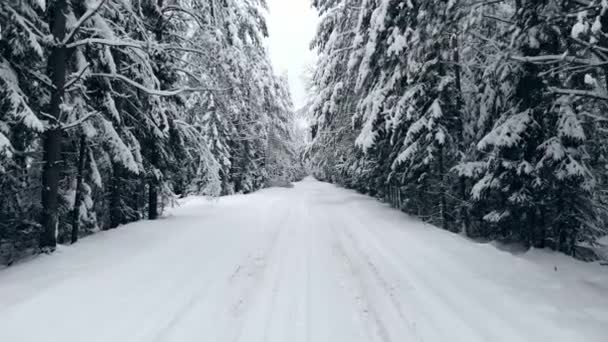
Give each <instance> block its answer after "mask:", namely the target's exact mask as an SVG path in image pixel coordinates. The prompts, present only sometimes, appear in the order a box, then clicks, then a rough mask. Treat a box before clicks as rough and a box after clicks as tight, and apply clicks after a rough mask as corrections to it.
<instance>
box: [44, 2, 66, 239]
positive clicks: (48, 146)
mask: <svg viewBox="0 0 608 342" xmlns="http://www.w3.org/2000/svg"><path fill="white" fill-rule="evenodd" d="M67 10H68V6H67V1H66V0H57V1H56V2H55V5H54V6H53V7H52V9H51V18H52V21H51V23H52V33H53V38H54V40H55V42H56V44H60V43H59V42H62V41H63V39H64V38H65V34H66V19H67ZM67 57H68V51H67V49H66V48H65V46H63V45H56V46H54V47H53V48H52V50H51V55H50V57H49V64H48V70H49V76H50V79H51V81H52V83H53V89H52V91H51V102H50V105H49V109H48V111H49V114H50V115H51V116H52V117H53V118H55V120H56V122H52V123H51V124H52V125H51V127H50V128H49V129H48V130H47V131H46V132H45V133H44V136H43V140H44V142H43V148H44V154H43V163H44V166H43V169H42V217H41V224H42V234H41V236H40V247H41V248H50V249H54V248H55V246H56V245H57V237H56V231H57V225H58V218H57V205H58V201H57V197H58V192H59V177H60V168H59V163H60V162H61V160H60V158H61V140H62V138H61V135H62V131H61V128H60V127H59V120H60V119H61V104H62V103H63V96H64V93H65V81H66V68H67V62H66V60H67Z"/></svg>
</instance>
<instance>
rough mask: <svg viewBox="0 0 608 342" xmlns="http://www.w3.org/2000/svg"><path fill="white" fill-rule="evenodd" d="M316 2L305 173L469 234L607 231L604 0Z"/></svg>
mask: <svg viewBox="0 0 608 342" xmlns="http://www.w3.org/2000/svg"><path fill="white" fill-rule="evenodd" d="M313 4H314V6H315V7H316V9H317V10H318V11H319V13H320V15H321V23H320V27H319V30H318V34H317V36H316V38H315V40H314V42H313V43H312V46H313V47H314V48H316V49H318V52H319V61H318V65H317V68H316V71H315V73H314V76H313V79H312V93H313V96H311V97H310V100H309V103H308V106H309V108H310V109H309V110H310V112H311V113H312V116H313V117H314V122H313V126H312V134H313V143H312V146H311V147H310V148H309V149H308V151H307V154H306V157H307V159H308V160H309V162H310V164H311V165H312V170H313V172H314V175H315V176H316V177H317V178H319V179H322V180H328V181H331V182H334V183H338V184H341V185H343V186H346V187H348V188H352V189H356V190H359V191H361V192H364V193H367V194H370V195H373V196H376V197H378V198H381V199H384V200H386V201H388V202H390V203H391V204H392V205H393V206H394V207H397V208H400V209H402V210H403V211H405V212H406V213H408V214H411V215H413V216H416V217H419V218H421V219H422V220H424V221H427V222H430V223H432V224H435V225H437V226H440V227H443V229H446V230H450V231H454V232H460V233H463V234H466V235H467V236H469V237H472V238H476V239H481V240H501V241H505V242H514V243H522V244H525V245H527V246H533V247H540V248H542V247H548V248H552V249H555V250H558V251H561V252H564V253H566V254H569V255H575V256H578V257H585V256H584V255H583V250H582V247H583V246H589V245H593V243H594V242H596V240H597V239H598V238H600V237H602V236H604V235H606V232H607V230H606V227H607V224H608V222H607V220H608V216H607V212H606V203H607V200H608V197H607V196H608V192H607V190H608V159H607V158H608V151H607V146H608V117H607V116H606V113H607V111H608V67H607V66H608V1H606V0H496V1H490V0H488V1H479V0H420V1H419V0H314V1H313Z"/></svg>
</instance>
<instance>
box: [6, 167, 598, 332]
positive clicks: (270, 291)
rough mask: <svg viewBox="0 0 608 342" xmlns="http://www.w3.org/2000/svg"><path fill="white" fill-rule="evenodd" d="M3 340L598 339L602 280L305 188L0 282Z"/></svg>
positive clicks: (591, 272)
mask: <svg viewBox="0 0 608 342" xmlns="http://www.w3.org/2000/svg"><path fill="white" fill-rule="evenodd" d="M0 341H11V342H15V341H45V342H48V341H61V342H69V341H78V342H81V341H87V342H93V341H108V342H115V341H120V342H123V341H141V342H156V341H157V342H160V341H180V342H182V341H209V342H216V341H219V342H223V341H246V342H258V341H264V342H266V341H268V342H270V341H273V342H300V341H310V342H322V341H327V342H358V341H366V342H367V341H385V342H386V341H393V342H407V341H442V342H443V341H450V342H452V341H463V342H474V341H493V342H494V341H509V342H514V341H535V342H536V341H552V342H556V341H568V342H571V341H586V342H590V341H598V342H600V341H601V342H606V341H608V267H601V266H599V265H597V264H585V263H581V262H578V261H575V260H572V259H570V258H567V257H564V256H561V255H558V254H551V253H547V252H544V251H533V252H530V253H527V254H525V255H523V256H521V255H520V256H514V255H512V254H509V253H507V252H503V251H500V250H497V249H496V248H495V247H493V246H490V245H483V244H476V243H473V242H470V241H467V240H466V239H464V238H462V237H460V236H458V235H454V234H451V233H447V232H444V231H441V230H440V229H436V228H433V227H430V226H425V225H424V224H422V223H420V222H418V221H416V220H413V219H410V218H408V217H407V216H405V215H403V214H401V213H399V212H397V211H394V210H391V209H389V208H387V207H385V206H384V205H382V204H380V203H378V202H376V201H375V200H373V199H370V198H367V197H365V196H362V195H358V194H356V193H354V192H351V191H347V190H343V189H338V188H336V187H334V186H332V185H329V184H324V183H320V182H317V181H314V180H312V179H307V180H305V181H304V182H301V183H298V184H297V185H296V187H295V188H293V189H270V190H264V191H261V192H258V193H256V194H252V195H247V196H231V197H226V198H222V199H220V200H219V201H215V202H209V201H206V200H203V199H192V200H190V201H189V202H187V203H186V204H185V205H184V206H182V207H181V208H179V209H176V210H174V211H173V213H172V215H171V216H170V217H168V218H166V219H163V220H159V221H156V222H140V223H136V224H132V225H130V226H128V227H123V228H120V229H118V230H114V231H111V232H106V233H100V234H97V235H95V236H92V237H90V238H87V239H84V240H83V241H81V242H80V243H78V244H77V245H75V246H74V247H64V248H62V249H60V250H59V252H58V253H56V254H55V255H52V256H45V257H39V258H36V259H34V260H31V261H28V262H24V263H21V264H19V265H16V266H14V267H11V268H8V269H6V270H3V271H0Z"/></svg>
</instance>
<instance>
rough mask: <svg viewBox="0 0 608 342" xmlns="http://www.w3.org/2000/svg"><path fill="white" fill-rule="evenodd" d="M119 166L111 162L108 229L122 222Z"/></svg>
mask: <svg viewBox="0 0 608 342" xmlns="http://www.w3.org/2000/svg"><path fill="white" fill-rule="evenodd" d="M121 176H122V174H121V166H120V165H118V164H117V163H112V180H111V181H110V182H111V183H110V226H109V227H108V228H109V229H112V228H116V227H118V226H119V225H120V224H121V223H123V215H122V209H121V201H120V183H121V182H120V181H121Z"/></svg>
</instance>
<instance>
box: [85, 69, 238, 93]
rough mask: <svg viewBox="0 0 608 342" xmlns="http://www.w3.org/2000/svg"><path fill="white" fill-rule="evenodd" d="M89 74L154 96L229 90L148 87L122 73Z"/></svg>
mask: <svg viewBox="0 0 608 342" xmlns="http://www.w3.org/2000/svg"><path fill="white" fill-rule="evenodd" d="M91 76H92V77H105V78H110V79H117V80H120V81H122V82H125V83H127V84H129V85H130V86H133V87H135V88H137V89H139V90H141V91H143V92H144V93H147V94H148V95H155V96H162V97H170V96H176V95H179V94H182V93H190V92H220V91H227V90H229V89H213V88H204V87H194V88H191V87H181V88H177V89H171V90H160V89H150V88H148V87H146V86H144V85H142V84H140V83H137V82H135V81H133V80H132V79H130V78H128V77H126V76H124V75H119V74H106V73H93V74H91Z"/></svg>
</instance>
